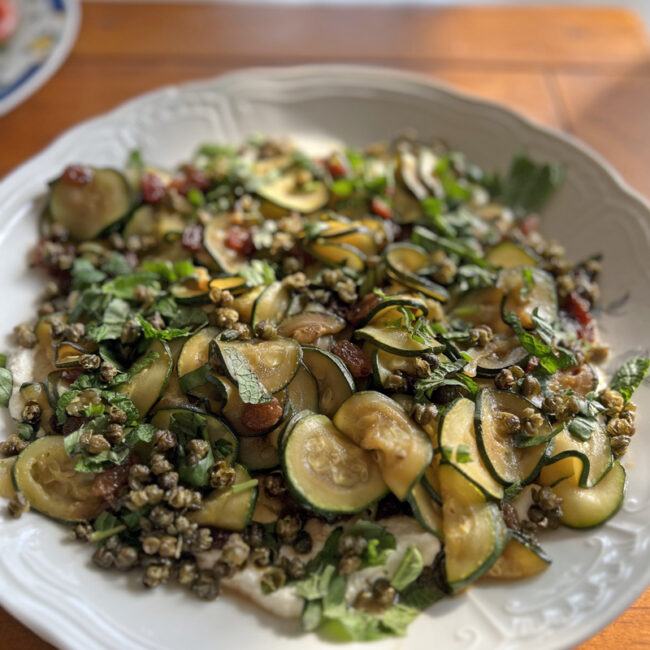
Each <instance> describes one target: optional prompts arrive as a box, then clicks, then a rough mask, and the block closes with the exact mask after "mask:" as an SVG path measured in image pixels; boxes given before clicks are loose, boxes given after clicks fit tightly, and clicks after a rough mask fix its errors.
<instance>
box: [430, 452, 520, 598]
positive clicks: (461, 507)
mask: <svg viewBox="0 0 650 650" xmlns="http://www.w3.org/2000/svg"><path fill="white" fill-rule="evenodd" d="M440 490H441V496H442V531H443V537H444V540H445V571H446V574H447V583H448V584H449V586H450V587H451V588H452V589H454V590H458V589H462V588H463V587H466V586H467V585H468V584H470V583H471V582H474V580H477V579H478V578H480V577H481V576H482V575H484V574H485V573H487V572H488V571H489V570H490V568H491V567H492V566H493V565H494V563H495V562H496V561H497V560H498V559H499V556H500V555H501V553H502V552H503V548H504V546H505V544H506V541H507V539H508V534H507V528H506V526H505V523H504V521H503V517H502V515H501V511H500V510H499V506H497V505H496V503H488V502H486V501H485V496H484V494H483V493H482V492H481V491H480V490H479V489H478V488H477V487H476V485H475V484H474V483H472V482H471V481H469V480H468V479H467V477H466V476H465V475H464V474H462V473H461V472H460V471H458V470H457V469H456V468H455V467H454V466H453V465H449V464H447V463H442V464H441V465H440Z"/></svg>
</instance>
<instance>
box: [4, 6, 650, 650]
mask: <svg viewBox="0 0 650 650" xmlns="http://www.w3.org/2000/svg"><path fill="white" fill-rule="evenodd" d="M65 1H66V3H67V4H70V5H74V4H76V3H77V0H65ZM309 73H326V74H328V73H329V74H334V73H336V74H340V75H346V74H347V75H360V76H372V77H375V78H381V77H386V76H388V77H393V78H397V79H399V80H400V81H408V82H411V83H413V84H414V85H418V86H424V87H426V88H428V89H430V90H433V91H437V92H440V93H442V94H445V95H448V96H450V97H452V98H455V99H460V100H462V101H464V102H466V103H468V104H472V105H474V106H475V107H477V108H479V109H480V108H486V109H491V110H496V111H498V112H501V113H502V114H505V115H506V116H507V117H508V118H509V119H511V120H515V121H516V122H518V123H519V124H521V125H523V126H524V127H525V128H526V129H529V130H532V131H534V132H536V133H537V134H539V135H542V136H544V137H547V138H552V139H553V140H555V141H556V142H558V143H560V144H562V145H565V146H568V147H570V148H571V149H573V150H575V151H577V152H578V153H580V154H582V155H583V156H584V157H585V158H587V159H589V160H590V161H591V162H592V163H593V164H594V165H595V166H596V167H598V168H600V170H602V171H603V172H604V173H605V175H606V176H607V177H608V178H609V180H610V181H613V182H614V184H615V185H616V187H617V189H618V190H619V192H620V193H621V194H622V195H624V196H625V197H626V198H627V199H628V200H632V201H634V202H635V203H636V204H637V205H638V206H640V207H641V208H642V209H643V210H644V211H645V213H646V214H645V216H644V218H645V220H646V221H650V201H648V200H647V199H646V198H645V197H643V196H642V195H641V194H640V193H639V192H637V191H636V190H634V189H633V188H632V187H631V186H629V185H628V184H627V182H626V181H624V180H623V178H622V176H621V175H620V174H619V173H618V171H616V170H615V169H614V167H613V166H612V165H611V164H610V163H608V162H607V161H606V160H605V159H604V158H603V157H602V156H601V155H600V154H599V153H597V152H596V151H594V150H593V149H592V148H591V147H589V146H588V145H586V144H584V143H583V142H581V141H580V140H579V139H577V138H576V137H574V136H572V135H570V134H566V133H563V132H561V131H559V130H557V129H555V128H552V127H547V126H544V125H541V124H538V123H536V122H535V121H533V120H531V119H530V118H528V117H526V116H524V115H522V114H521V113H519V112H517V111H516V110H513V109H511V108H509V107H507V106H504V105H502V104H500V103H498V102H496V101H492V100H489V99H483V98H480V97H477V96H476V95H472V94H471V93H468V92H465V91H462V90H458V89H456V88H454V87H452V86H451V85H449V84H447V83H445V82H441V81H438V80H435V79H432V78H430V77H427V76H425V75H423V74H420V73H415V72H406V71H403V70H399V69H392V68H386V67H374V66H364V65H354V64H353V65H350V64H305V65H296V66H283V67H281V66H259V67H253V68H245V69H240V70H236V71H233V72H229V73H226V74H222V75H218V76H215V77H208V78H204V79H199V80H193V81H189V82H185V83H182V84H170V85H166V86H163V87H160V88H157V89H154V90H151V91H148V92H146V93H142V94H140V95H137V96H136V97H134V98H132V99H130V100H127V101H126V102H123V103H121V104H119V105H117V106H115V107H113V108H112V109H110V110H108V111H106V112H104V113H102V114H99V115H97V116H94V117H91V118H89V119H86V120H83V121H81V122H79V123H78V124H76V125H74V126H72V127H70V128H69V129H67V130H66V131H64V132H63V133H62V134H61V135H59V136H57V137H56V138H55V139H54V140H52V141H51V142H50V143H49V144H48V145H47V146H46V147H45V148H44V149H42V150H41V151H40V152H38V153H36V154H35V155H33V156H32V157H30V158H28V159H27V160H26V161H25V162H23V163H22V164H20V165H19V166H18V167H17V168H15V169H14V170H12V171H11V172H9V173H8V174H7V175H6V176H5V177H4V178H2V179H0V196H2V193H3V190H4V188H5V187H7V186H11V185H12V184H13V183H15V182H16V181H17V180H18V178H19V177H20V175H21V174H23V173H26V172H28V171H29V169H30V168H31V167H33V166H36V165H37V164H38V163H39V161H40V160H41V159H42V158H44V157H46V156H47V155H49V154H51V153H52V152H53V151H54V150H56V148H57V147H59V146H62V145H63V144H64V143H65V142H66V141H68V140H72V139H74V138H75V137H76V136H77V135H78V134H79V133H80V132H82V131H83V130H85V129H87V128H92V127H97V126H99V125H101V124H102V123H104V122H110V120H111V118H113V117H115V116H117V115H119V114H120V113H122V112H127V111H128V110H131V109H133V108H134V107H136V106H137V105H138V104H140V103H146V102H148V101H150V100H152V99H153V98H155V97H156V96H161V97H162V96H164V95H167V94H169V93H175V94H176V93H177V94H182V93H183V92H185V91H191V90H200V89H201V88H203V87H205V88H207V87H208V86H210V85H212V84H215V83H226V84H227V83H230V82H233V81H237V80H240V79H241V80H245V79H246V78H247V77H250V78H254V77H256V76H263V77H268V76H269V75H270V76H271V77H273V79H274V80H275V81H278V80H282V79H284V78H291V77H295V76H301V75H304V74H309ZM344 100H345V98H343V101H344ZM637 576H638V578H639V579H638V580H636V581H635V584H636V588H632V589H630V590H628V591H627V592H626V593H625V596H624V597H621V598H618V599H617V600H616V602H615V603H613V604H612V605H610V607H609V609H608V610H607V614H606V615H603V616H602V618H601V619H600V620H598V622H597V623H596V624H594V623H593V622H582V623H581V624H580V625H578V626H577V627H572V628H569V629H565V630H563V632H562V633H563V639H562V642H561V643H559V644H553V646H552V647H554V648H570V647H574V646H575V645H576V644H578V643H581V642H583V641H585V640H586V639H589V638H591V637H592V636H593V635H594V634H596V633H597V632H598V631H600V630H602V629H603V628H604V627H606V626H607V625H609V624H610V623H611V622H612V621H613V620H615V619H616V618H617V617H618V616H620V615H621V614H622V613H623V612H624V611H625V610H626V609H628V607H629V606H630V605H631V604H632V603H633V602H634V601H635V600H636V599H637V598H638V597H639V596H640V595H641V593H642V592H643V591H644V590H645V589H646V588H647V586H648V583H649V582H650V565H649V566H648V568H647V569H646V571H645V572H642V573H640V574H637ZM8 596H9V595H8V594H6V593H5V592H4V590H0V604H1V605H2V607H4V608H5V609H6V610H7V611H9V612H10V613H11V614H12V615H13V616H15V617H16V618H17V619H18V620H20V621H22V622H23V623H24V624H26V625H27V626H29V627H30V628H31V629H32V630H34V631H35V632H37V633H38V634H39V635H40V636H41V637H42V638H43V639H46V640H48V641H50V642H54V643H57V644H59V646H60V647H61V648H70V650H78V649H79V648H80V647H81V646H80V645H72V644H70V643H68V639H67V638H66V635H65V630H63V629H60V628H59V627H58V626H52V625H48V621H47V617H46V616H44V617H43V618H39V616H38V609H39V608H38V607H37V608H36V609H34V610H30V608H29V607H26V606H24V605H26V602H22V601H23V600H24V599H25V598H24V596H23V595H22V594H21V596H20V597H19V598H18V600H17V601H12V600H11V599H10V598H9V597H8ZM28 600H29V596H27V601H28ZM366 647H370V646H366ZM549 647H551V646H549Z"/></svg>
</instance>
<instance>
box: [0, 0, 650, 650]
mask: <svg viewBox="0 0 650 650" xmlns="http://www.w3.org/2000/svg"><path fill="white" fill-rule="evenodd" d="M307 62H355V63H368V64H373V65H386V66H392V67H396V68H402V69H406V70H412V71H417V72H421V73H423V74H426V75H430V76H431V77H434V78H436V79H441V80H443V81H445V82H447V83H449V84H451V85H453V86H457V87H459V88H462V89H464V90H467V91H470V92H473V93H476V94H478V95H481V96H484V97H489V98H490V99H494V100H497V101H500V102H502V103H504V104H507V105H509V106H511V107H513V108H516V109H517V110H519V111H521V112H522V113H525V114H526V115H528V116H530V117H531V118H533V119H534V120H537V121H538V122H541V123H543V124H547V125H550V126H554V127H557V128H559V129H562V130H564V131H567V132H569V133H572V134H574V135H576V136H578V137H579V138H581V139H583V140H584V141H585V142H587V143H588V144H590V145H591V146H592V147H594V148H595V149H596V150H598V151H599V152H600V153H602V154H603V155H604V156H605V157H606V158H607V159H608V160H609V161H610V162H611V163H612V164H613V165H614V166H615V167H616V168H617V169H618V170H619V171H620V172H621V174H622V175H623V177H624V178H625V179H626V180H627V181H628V182H629V183H630V184H631V185H632V186H634V187H635V188H636V189H638V190H640V191H641V192H642V193H644V194H645V195H646V196H648V197H650V173H649V170H650V120H648V114H649V113H650V44H649V41H648V36H647V34H646V32H645V29H644V27H643V25H642V23H641V21H640V19H639V18H638V17H637V16H636V15H635V14H633V13H631V12H628V11H623V10H618V9H605V8H600V9H577V8H576V9H571V8H527V7H526V8H524V7H510V8H454V9H446V8H445V9H423V8H400V9H396V8H363V9H362V8H340V7H337V8H293V7H268V6H264V7H251V6H228V5H208V4H202V5H182V6H181V5H174V4H160V5H155V4H121V3H116V4H111V3H86V4H84V6H83V24H82V28H81V33H80V35H79V39H78V41H77V44H76V46H75V48H74V51H73V53H72V55H71V56H70V58H69V59H68V61H67V62H66V63H65V64H64V65H63V67H62V68H61V69H60V70H59V72H58V73H57V74H56V75H55V77H54V78H53V79H52V80H50V81H49V82H48V83H47V84H46V85H45V86H44V87H43V88H42V89H41V90H40V91H39V92H37V93H36V94H35V95H34V96H32V97H31V98H30V99H29V100H27V101H26V102H25V103H24V104H23V105H21V106H19V107H18V108H16V109H14V111H13V112H11V113H10V114H9V115H7V116H5V117H2V118H0V177H2V176H3V175H4V174H5V173H7V172H8V171H9V170H11V169H12V168H13V167H14V166H16V165H18V164H19V163H21V162H23V161H24V160H25V159H26V158H28V157H29V156H31V155H33V154H35V153H36V152H38V151H39V150H40V149H41V148H42V147H44V146H45V145H46V144H47V143H48V142H49V141H50V140H51V139H52V138H53V137H55V136H56V135H58V134H59V133H60V132H62V131H63V130H64V129H66V128H68V127H69V126H72V125H73V124H76V123H77V122H79V121H80V120H83V119H85V118H88V117H91V116H93V115H96V114H97V113H100V112H103V111H106V110H108V109H110V108H112V107H114V106H116V105H117V104H119V103H120V102H122V101H124V100H126V99H128V98H130V97H132V96H133V95H136V94H138V93H141V92H144V91H146V90H150V89H152V88H155V87H157V86H160V85H162V84H169V83H177V82H181V81H185V80H190V79H195V78H202V77H209V76H213V75H217V74H219V73H222V72H225V71H229V70H233V69H236V68H242V67H246V66H251V65H288V64H296V63H307ZM0 588H1V586H0ZM0 631H1V632H0V648H2V649H6V650H9V649H11V650H14V649H21V650H43V649H45V648H49V647H50V646H49V645H48V644H47V643H45V642H43V641H41V640H40V639H39V638H37V637H36V636H35V635H34V634H33V633H31V632H30V631H29V630H27V629H26V628H25V627H24V626H22V625H21V624H20V623H18V622H17V621H16V620H14V619H13V618H11V617H10V616H9V615H8V614H6V613H5V612H4V611H2V610H0ZM642 647H650V590H649V591H647V592H646V593H645V594H644V595H643V596H642V597H641V598H640V599H639V600H638V601H637V602H636V603H635V604H634V605H633V606H632V607H631V608H630V609H629V610H628V611H627V612H626V613H625V614H623V615H622V616H621V617H620V618H619V619H618V620H617V621H615V622H614V623H612V624H611V625H610V626H609V627H607V628H606V629H605V630H603V631H602V632H601V633H600V634H598V635H597V636H596V637H594V638H593V639H591V640H590V641H588V642H587V643H585V644H584V645H583V646H581V648H582V649H583V650H612V649H619V648H621V649H625V650H630V649H632V648H642ZM128 650H131V649H128ZM133 650H136V649H133Z"/></svg>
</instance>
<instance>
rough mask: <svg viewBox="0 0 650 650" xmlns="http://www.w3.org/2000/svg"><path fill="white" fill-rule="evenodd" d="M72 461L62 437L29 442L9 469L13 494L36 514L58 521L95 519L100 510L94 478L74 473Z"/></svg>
mask: <svg viewBox="0 0 650 650" xmlns="http://www.w3.org/2000/svg"><path fill="white" fill-rule="evenodd" d="M76 464H77V459H76V457H74V456H73V457H70V456H68V454H67V453H66V451H65V447H64V445H63V436H45V437H44V438H38V439H37V440H34V442H31V443H30V444H29V445H27V447H25V449H24V450H23V451H22V452H21V453H20V455H19V456H18V458H17V459H16V462H15V463H14V465H13V468H12V479H13V483H14V488H15V490H16V491H17V492H22V494H23V496H24V497H25V499H27V501H28V502H29V505H30V506H31V507H32V508H33V509H34V510H37V511H38V512H41V513H43V514H44V515H47V516H48V517H52V518H53V519H57V520H59V521H66V522H67V521H69V522H74V521H83V520H86V519H92V518H94V517H96V516H97V515H98V514H99V513H100V512H101V510H102V508H103V506H104V500H103V498H102V497H99V496H97V495H96V494H95V493H94V492H93V482H94V479H95V476H96V475H95V474H94V473H92V472H75V471H74V468H75V465H76Z"/></svg>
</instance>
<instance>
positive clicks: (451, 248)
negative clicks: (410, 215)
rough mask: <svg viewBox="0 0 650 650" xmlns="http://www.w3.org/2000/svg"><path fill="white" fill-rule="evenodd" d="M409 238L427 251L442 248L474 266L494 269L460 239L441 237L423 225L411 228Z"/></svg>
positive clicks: (475, 250) (478, 252) (476, 251)
mask: <svg viewBox="0 0 650 650" xmlns="http://www.w3.org/2000/svg"><path fill="white" fill-rule="evenodd" d="M411 239H412V240H413V243H415V244H419V245H420V246H422V247H423V248H425V249H426V250H428V251H434V250H437V249H442V250H444V251H447V252H448V253H453V254H454V255H458V257H460V258H461V259H464V260H467V261H468V262H471V263H472V264H474V265H476V266H480V267H481V268H485V269H491V270H494V267H493V266H492V265H491V264H489V263H488V262H486V261H485V259H484V258H483V257H482V253H481V251H479V250H477V249H475V248H474V247H472V246H470V245H469V244H468V243H466V242H463V241H461V240H458V239H449V238H447V237H442V236H441V235H436V234H435V233H433V232H431V231H430V230H429V229H428V228H425V227H423V226H415V228H413V234H412V235H411Z"/></svg>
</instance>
